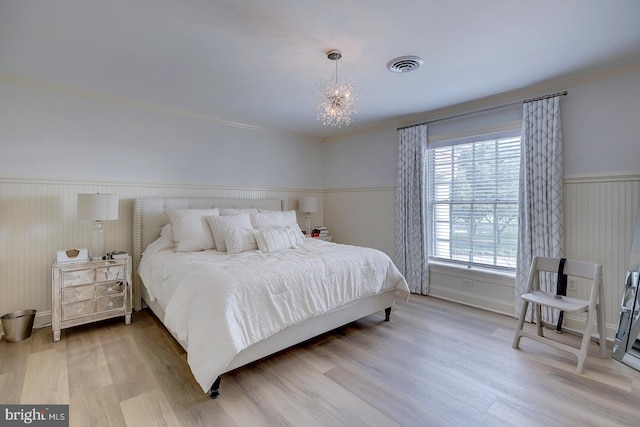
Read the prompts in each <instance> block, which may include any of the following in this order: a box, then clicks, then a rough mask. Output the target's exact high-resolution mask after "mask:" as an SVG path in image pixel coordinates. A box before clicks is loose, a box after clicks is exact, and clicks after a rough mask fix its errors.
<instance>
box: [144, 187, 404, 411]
mask: <svg viewBox="0 0 640 427" xmlns="http://www.w3.org/2000/svg"><path fill="white" fill-rule="evenodd" d="M214 210H215V214H214V215H209V214H211V213H212V212H213V211H214ZM291 215H295V212H293V211H282V202H281V201H280V200H276V199H262V200H241V199H216V198H212V199H201V198H142V199H137V200H136V202H135V208H134V233H133V235H134V254H133V262H134V271H136V272H137V274H135V275H134V283H133V299H134V301H133V302H134V308H135V309H136V310H140V309H142V308H143V306H146V307H149V308H150V309H151V310H152V311H153V313H154V314H155V315H156V316H157V317H158V318H159V319H160V320H161V321H162V322H163V324H164V325H165V326H166V327H167V329H168V330H169V332H170V333H171V334H172V335H173V336H174V338H176V340H177V341H178V342H179V343H180V345H182V346H183V347H184V348H185V350H186V351H187V360H188V363H189V366H190V368H191V371H192V373H193V374H194V378H195V380H196V381H197V382H198V384H199V385H200V386H201V387H202V389H203V390H204V391H205V392H208V393H209V394H210V397H211V398H216V397H218V395H219V388H220V381H221V375H222V374H224V373H226V372H229V371H232V370H234V369H236V368H239V367H241V366H244V365H246V364H248V363H251V362H253V361H256V360H259V359H261V358H263V357H266V356H269V355H271V354H273V353H276V352H278V351H280V350H283V349H286V348H288V347H291V346H293V345H295V344H298V343H300V342H303V341H305V340H308V339H310V338H313V337H315V336H317V335H320V334H322V333H324V332H327V331H330V330H332V329H335V328H337V327H340V326H342V325H345V324H347V323H350V322H352V321H355V320H358V319H360V318H362V317H365V316H367V315H369V314H372V313H374V312H376V311H379V310H380V311H381V310H384V311H385V313H386V317H385V320H387V321H388V320H389V315H390V312H391V307H393V306H394V303H395V299H396V298H397V297H401V298H405V299H406V298H408V295H409V292H408V287H407V284H406V281H405V279H404V278H403V277H402V275H401V274H400V273H399V272H398V270H397V269H396V267H395V266H394V265H393V262H391V260H390V259H389V257H388V256H387V255H385V254H383V253H382V252H380V251H377V250H374V249H370V248H361V247H355V246H349V245H339V244H335V243H329V242H325V241H321V240H319V239H313V238H303V236H302V235H301V234H300V233H301V232H300V228H299V226H298V225H297V223H295V224H287V225H286V227H285V226H284V224H280V223H278V221H284V219H283V218H287V221H289V219H290V218H291ZM223 216H224V217H223ZM194 217H195V218H200V219H201V218H202V217H205V218H206V219H207V221H208V225H209V226H210V228H209V230H214V232H213V233H212V234H213V236H212V237H213V239H211V240H213V244H214V248H215V250H212V249H207V248H210V246H211V244H212V242H211V241H210V240H208V241H206V242H205V241H193V240H186V239H183V237H184V230H183V228H184V224H188V226H187V228H188V227H192V226H193V224H196V223H197V224H196V226H195V227H196V231H198V230H199V229H198V227H200V225H198V224H202V222H199V223H198V222H197V221H196V222H195V223H194V222H193V218H194ZM221 217H222V218H221ZM184 218H187V220H185V219H184ZM188 218H191V221H192V222H189V219H188ZM247 218H250V219H251V222H252V224H250V225H249V226H250V227H252V230H247V229H246V228H248V227H244V228H243V227H242V226H243V225H246V224H245V221H246V220H247ZM274 218H275V219H276V220H277V221H276V223H272V221H273V220H274ZM256 221H257V222H256ZM261 221H262V222H261ZM236 222H237V224H235V223H236ZM167 224H169V225H167ZM220 224H222V226H221V225H220ZM229 224H233V225H229ZM273 224H275V225H277V227H271V226H272V225H273ZM223 226H224V227H223ZM220 227H222V228H220ZM225 227H226V228H225ZM258 228H259V230H257V229H258ZM221 230H222V232H221ZM223 232H224V233H223ZM245 232H246V233H248V234H245ZM205 235H206V233H204V232H203V233H201V234H194V230H193V229H189V228H188V236H189V237H193V236H205ZM248 235H250V236H252V237H253V238H252V239H249V240H248V238H247V236H248ZM221 236H222V237H221ZM209 237H211V236H209ZM209 237H207V238H209ZM218 238H220V239H218ZM225 241H226V247H225V244H224V242H225ZM283 242H284V243H283ZM216 244H217V246H215V245H216ZM207 245H209V246H207ZM247 245H251V246H247ZM279 245H283V246H281V247H279ZM287 245H290V246H287ZM256 246H259V247H256ZM203 248H204V249H203ZM283 248H284V249H283ZM222 249H226V250H227V252H224V251H222Z"/></svg>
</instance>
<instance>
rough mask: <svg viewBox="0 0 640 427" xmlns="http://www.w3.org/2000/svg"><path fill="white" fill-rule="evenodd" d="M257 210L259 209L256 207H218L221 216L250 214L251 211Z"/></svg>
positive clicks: (256, 211)
mask: <svg viewBox="0 0 640 427" xmlns="http://www.w3.org/2000/svg"><path fill="white" fill-rule="evenodd" d="M258 212H259V211H258V209H256V208H242V209H235V208H220V215H222V216H228V215H238V214H241V213H247V214H252V213H258Z"/></svg>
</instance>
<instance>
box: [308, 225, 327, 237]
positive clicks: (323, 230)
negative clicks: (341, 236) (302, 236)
mask: <svg viewBox="0 0 640 427" xmlns="http://www.w3.org/2000/svg"><path fill="white" fill-rule="evenodd" d="M328 235H329V230H327V227H324V226H319V227H313V229H312V230H311V237H324V236H328Z"/></svg>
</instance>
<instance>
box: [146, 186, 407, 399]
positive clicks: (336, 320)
mask: <svg viewBox="0 0 640 427" xmlns="http://www.w3.org/2000/svg"><path fill="white" fill-rule="evenodd" d="M213 207H218V208H259V209H269V210H282V201H281V200H275V199H259V200H243V199H218V198H212V199H202V198H142V199H136V202H135V207H134V220H133V236H134V244H133V270H134V275H133V276H134V279H133V300H134V301H133V305H134V308H135V310H136V311H140V310H141V309H142V308H143V305H144V306H146V307H149V308H150V309H151V311H153V313H154V314H155V315H156V316H157V317H158V318H159V319H160V321H162V322H163V323H164V315H165V313H164V310H163V308H162V307H161V306H160V305H159V304H158V303H157V302H156V301H155V300H152V298H150V297H149V294H148V293H147V290H146V288H145V286H144V283H142V280H141V279H140V277H139V276H138V274H137V271H138V264H139V262H140V258H141V256H142V252H143V251H144V249H145V248H146V247H147V245H149V244H150V243H151V242H153V241H154V240H155V239H157V238H158V237H159V236H160V229H161V228H162V226H163V225H165V224H167V223H168V222H169V219H168V218H167V216H166V214H165V213H164V211H165V210H166V209H202V208H213ZM394 301H395V292H394V291H393V290H390V291H386V292H384V293H382V294H379V295H376V296H373V297H369V298H366V299H362V300H359V301H357V302H354V303H352V304H350V305H348V306H345V307H341V308H339V309H336V310H332V311H330V312H327V313H325V314H323V315H321V316H318V317H314V318H312V319H309V320H307V321H305V322H303V323H301V324H299V325H295V326H291V327H288V328H286V329H284V330H282V331H280V332H278V333H277V334H275V335H273V336H271V337H269V338H267V339H265V340H263V341H260V342H258V343H256V344H254V345H252V346H250V347H248V348H246V349H244V350H243V351H241V352H240V353H238V354H237V355H236V357H235V358H234V359H233V360H232V361H231V363H229V365H228V366H227V367H226V369H225V371H224V373H226V372H229V371H232V370H234V369H237V368H239V367H241V366H244V365H247V364H249V363H251V362H254V361H256V360H259V359H262V358H264V357H266V356H269V355H271V354H274V353H277V352H278V351H281V350H284V349H286V348H288V347H291V346H293V345H295V344H299V343H301V342H303V341H306V340H308V339H311V338H313V337H316V336H318V335H320V334H323V333H325V332H328V331H331V330H332V329H335V328H338V327H340V326H343V325H346V324H347V323H350V322H353V321H355V320H358V319H361V318H362V317H365V316H368V315H369V314H372V313H375V312H376V311H380V310H384V311H385V321H389V316H390V314H391V307H392V306H393V304H394ZM176 339H177V338H176ZM178 342H179V343H180V345H182V347H184V348H185V350H186V343H184V342H181V341H180V340H178ZM219 395H220V377H218V378H217V379H216V381H215V382H214V383H213V384H212V386H211V390H210V397H211V398H212V399H215V398H217V397H218V396H219Z"/></svg>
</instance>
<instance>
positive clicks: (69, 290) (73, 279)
mask: <svg viewBox="0 0 640 427" xmlns="http://www.w3.org/2000/svg"><path fill="white" fill-rule="evenodd" d="M51 299H52V302H51V306H52V309H51V312H52V314H51V328H52V329H53V340H54V341H60V330H61V329H65V328H70V327H72V326H78V325H84V324H86V323H91V322H95V321H98V320H103V319H110V318H112V317H118V316H124V319H125V323H126V324H127V325H128V324H129V323H131V257H126V258H123V259H108V260H102V261H90V262H78V263H69V264H58V263H55V262H54V263H53V265H52V268H51Z"/></svg>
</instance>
